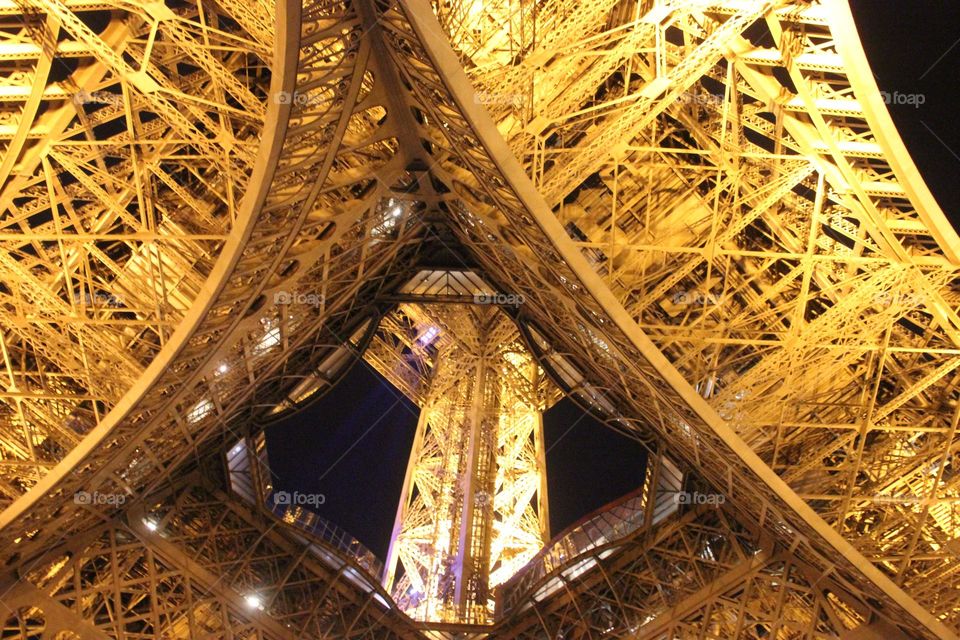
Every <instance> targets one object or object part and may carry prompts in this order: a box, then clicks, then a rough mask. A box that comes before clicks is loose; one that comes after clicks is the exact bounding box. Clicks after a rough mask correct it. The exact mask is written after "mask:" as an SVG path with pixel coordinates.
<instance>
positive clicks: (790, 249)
mask: <svg viewBox="0 0 960 640" xmlns="http://www.w3.org/2000/svg"><path fill="white" fill-rule="evenodd" d="M437 13H438V15H439V16H440V19H441V22H442V23H443V24H444V25H445V27H446V30H447V32H448V34H449V36H450V38H451V40H452V42H453V45H454V48H455V49H456V50H457V52H458V54H459V56H460V58H461V60H462V61H463V64H464V67H465V68H466V69H467V73H468V75H469V76H470V79H471V81H472V82H473V83H474V85H475V86H476V93H475V97H476V101H477V102H481V103H483V104H485V105H486V108H487V109H488V110H489V111H490V112H491V113H492V115H493V118H494V120H495V122H496V125H497V128H498V129H499V131H500V133H501V134H503V135H504V137H505V138H506V139H507V141H508V143H509V144H510V147H511V149H512V150H513V151H514V153H515V154H516V155H517V156H518V157H519V158H520V159H521V160H522V162H523V166H524V169H525V171H526V173H527V174H528V176H529V177H530V178H531V180H532V181H533V182H534V183H535V184H536V185H537V186H538V190H539V192H540V193H541V194H542V195H543V197H544V199H545V200H546V202H547V204H549V205H551V206H553V207H554V208H555V211H556V214H557V217H558V218H559V220H560V222H561V223H562V224H563V225H564V228H565V231H566V232H567V234H568V235H569V236H570V238H571V239H572V240H573V241H574V242H575V244H576V245H577V246H578V247H579V248H580V251H581V253H582V255H583V256H584V257H585V258H586V259H587V261H588V262H589V263H590V264H591V266H592V267H593V269H594V271H595V272H596V273H597V274H598V275H600V276H601V277H602V279H603V280H604V282H605V283H606V285H607V286H609V288H610V290H611V291H612V292H613V293H614V294H615V295H616V296H617V298H618V300H619V302H620V303H621V304H622V305H623V307H624V308H625V309H626V310H627V312H628V313H629V314H630V315H631V316H632V317H633V319H634V320H635V321H636V322H637V324H638V325H639V326H640V327H641V328H642V329H643V330H644V332H645V333H646V334H647V336H648V337H650V338H651V340H652V341H653V342H654V344H656V345H657V347H658V348H659V350H660V351H661V352H662V353H663V354H664V355H666V356H667V357H668V359H669V360H670V361H671V363H672V364H673V365H674V366H676V367H677V368H678V369H679V370H680V372H681V373H682V374H683V375H684V377H685V378H686V380H687V381H688V382H689V383H690V384H691V385H692V386H694V387H695V388H696V389H697V391H698V392H699V393H700V394H701V395H702V396H703V397H705V398H707V399H708V400H709V402H710V404H711V405H712V406H713V407H714V408H715V409H716V410H717V412H718V413H719V415H720V416H721V417H723V418H724V419H725V420H727V421H728V422H729V423H730V424H731V425H733V427H734V429H735V430H736V432H737V433H738V435H739V436H740V437H741V438H743V439H744V440H745V442H746V443H747V444H748V445H749V446H750V448H751V449H752V450H753V451H754V452H756V453H757V454H758V455H759V456H760V457H761V458H762V459H763V461H764V462H765V463H766V464H767V465H769V467H770V468H772V469H773V470H774V471H776V472H777V474H778V475H780V477H781V478H783V479H784V480H786V481H787V482H788V484H789V485H790V486H791V487H792V488H793V489H794V490H795V491H796V492H797V493H798V494H799V495H800V496H801V497H802V498H803V499H805V500H806V501H807V502H808V504H809V505H810V506H812V507H813V508H814V509H815V510H816V511H817V512H818V513H819V515H820V516H821V517H823V518H824V519H825V520H826V521H827V522H828V523H830V524H831V525H832V526H833V527H834V528H835V530H837V531H838V532H840V533H842V534H843V535H844V536H845V537H847V538H848V539H850V540H851V541H853V542H854V543H855V545H856V546H857V548H858V549H859V550H861V551H862V552H863V553H864V554H865V555H866V556H867V557H869V558H871V559H872V560H873V561H874V562H875V563H876V564H877V566H879V567H880V568H881V569H882V570H883V571H884V572H886V573H887V574H888V575H889V576H891V577H892V578H893V579H894V580H895V581H896V582H897V583H898V584H901V585H905V586H906V587H907V588H908V590H909V591H910V592H911V593H912V594H914V596H915V597H916V598H917V599H918V600H920V601H922V602H923V603H924V605H925V606H927V607H930V608H931V609H933V610H934V611H936V612H937V614H938V615H939V616H940V617H941V618H944V619H948V618H949V619H951V620H953V619H954V618H953V616H955V615H956V598H957V596H958V595H960V590H958V589H957V585H956V584H955V581H956V580H957V577H956V571H957V562H958V560H957V556H956V545H955V542H954V540H955V538H956V536H957V525H958V522H960V521H958V517H960V512H958V511H957V509H956V505H957V499H958V491H957V481H956V480H955V479H954V477H955V469H954V466H955V464H954V463H953V455H954V449H955V447H956V427H957V414H956V407H957V404H956V391H955V389H956V384H957V381H958V377H957V373H956V368H957V366H958V365H960V360H957V357H956V356H957V350H956V349H957V346H958V344H957V338H958V333H957V326H958V323H957V313H956V308H957V302H958V297H957V291H956V285H955V277H956V275H955V272H956V254H955V249H956V246H957V243H956V240H955V236H953V235H952V232H951V231H950V230H949V225H948V224H947V223H946V220H944V219H942V217H940V212H939V209H938V208H937V207H936V205H935V203H933V201H932V199H931V198H930V197H929V194H928V193H927V192H926V190H925V188H924V187H923V185H922V184H920V185H919V186H918V185H917V184H916V182H917V181H915V180H914V181H911V182H910V183H907V182H902V181H901V178H900V177H898V176H897V175H895V174H894V169H895V168H896V169H903V159H902V158H895V159H891V158H890V157H887V156H885V155H884V148H883V147H882V145H881V142H886V141H887V140H888V139H889V138H890V137H891V135H892V134H891V129H892V127H890V126H889V125H890V123H889V120H887V121H886V122H885V124H886V125H888V129H887V130H879V131H877V130H876V125H875V124H874V128H873V129H872V128H871V123H870V122H868V121H867V113H868V112H869V113H870V114H871V115H874V114H876V113H877V105H876V103H877V102H878V96H877V95H876V89H875V87H874V88H873V94H869V93H867V92H866V90H865V89H868V88H870V87H871V85H872V82H870V81H869V78H864V77H863V76H864V71H865V67H863V68H855V67H851V66H850V63H849V62H848V61H849V60H850V56H849V55H847V56H846V57H844V54H846V53H847V52H848V51H850V50H851V49H852V48H858V47H859V44H858V43H857V42H856V40H855V37H856V36H855V33H851V27H850V24H845V23H843V22H842V21H839V20H837V19H836V18H834V16H835V15H836V14H837V12H836V3H830V2H823V3H789V4H787V3H764V2H751V3H742V2H731V3H721V2H703V3H681V2H676V3H672V2H655V3H654V2H651V3H616V2H591V3H587V4H583V3H572V2H555V3H548V4H547V5H546V8H545V9H541V8H540V7H537V8H536V9H534V7H533V6H532V5H526V4H525V3H515V2H511V3H491V4H490V5H486V4H484V5H483V7H481V6H480V5H478V4H477V3H466V4H464V5H455V4H454V5H447V4H443V5H442V6H441V7H440V8H438V10H437ZM831 19H832V20H833V26H834V28H835V29H836V30H838V31H844V30H845V31H844V33H843V36H844V37H845V38H846V42H841V43H838V42H837V41H836V40H835V37H834V34H833V33H832V32H831V22H830V21H831ZM846 19H847V21H848V22H849V16H847V18H846ZM475 25H480V26H479V27H476V26H475ZM851 38H853V40H852V42H851ZM861 55H862V53H861ZM855 90H860V93H859V95H858V93H855ZM881 109H882V106H881ZM884 117H886V116H885V114H884ZM893 163H896V166H893ZM903 175H905V177H907V178H912V177H913V176H911V175H910V173H908V172H907V171H904V172H903ZM944 579H947V580H948V583H944V582H943V580H944Z"/></svg>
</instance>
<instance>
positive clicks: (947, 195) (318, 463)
mask: <svg viewBox="0 0 960 640" xmlns="http://www.w3.org/2000/svg"><path fill="white" fill-rule="evenodd" d="M851 5H852V8H853V12H854V17H855V19H856V22H857V26H858V28H859V30H860V36H861V40H862V42H863V46H864V49H865V50H866V53H867V57H868V59H869V60H870V63H871V66H872V68H873V71H874V75H875V77H876V81H877V84H878V86H879V87H880V89H881V90H882V91H886V92H888V93H891V94H892V93H893V92H899V93H901V94H922V95H923V96H924V103H923V104H922V105H919V106H914V105H907V104H905V105H896V104H893V105H890V107H889V108H890V112H891V115H892V116H893V119H894V122H895V123H896V125H897V128H898V130H899V131H900V134H901V136H902V137H903V140H904V142H905V144H906V145H907V148H908V149H909V150H910V153H911V155H912V157H913V159H914V161H915V162H916V164H917V167H918V168H919V169H920V173H921V175H923V176H924V178H925V179H926V182H927V184H928V186H929V187H930V189H931V191H932V192H933V194H934V196H935V197H936V199H937V201H938V202H939V203H940V205H941V207H942V208H943V209H944V212H945V213H946V214H947V216H948V217H950V219H951V220H952V221H953V223H954V226H955V227H958V226H960V225H958V220H960V215H957V212H960V189H958V188H957V185H958V182H960V117H958V115H957V104H958V100H957V98H958V94H960V90H958V87H957V83H958V79H960V72H958V69H960V40H958V39H957V37H958V35H960V34H958V33H957V32H956V26H957V25H960V3H958V2H943V1H941V0H936V1H933V0H930V1H918V0H911V1H909V2H904V1H903V0H851ZM417 413H418V410H417V408H416V407H415V406H414V405H413V404H412V403H410V402H409V401H407V400H406V399H405V398H403V396H402V395H401V394H400V393H399V392H397V391H396V390H394V389H393V387H392V386H391V385H390V384H389V383H387V382H386V381H384V380H383V379H382V378H381V377H380V376H379V374H377V373H376V372H375V371H373V370H372V369H371V368H370V367H369V366H367V365H366V364H365V363H363V362H359V363H357V364H356V365H355V366H354V367H353V369H352V370H351V371H350V373H349V374H348V375H347V377H346V378H345V379H344V380H343V381H342V382H341V383H340V384H339V385H338V386H337V387H336V388H335V389H334V390H333V391H332V392H331V393H329V394H327V395H326V396H325V397H324V398H322V399H321V400H319V401H318V402H317V403H316V404H314V405H313V406H310V407H308V408H307V409H305V410H304V411H303V412H301V413H299V414H297V415H295V416H293V417H292V418H290V419H288V420H287V421H286V422H283V423H280V424H277V425H274V426H272V427H270V428H269V429H267V444H268V451H269V453H270V461H271V466H272V468H273V471H274V473H275V474H276V477H275V485H276V488H277V489H283V490H287V491H295V490H296V491H300V492H309V493H322V494H324V496H325V497H326V502H325V503H324V504H323V505H322V506H320V507H318V508H317V511H318V513H319V514H320V515H321V516H323V517H325V518H327V519H329V520H331V521H333V522H335V523H337V524H339V525H340V526H342V527H343V528H345V529H346V530H347V531H349V532H351V533H352V534H353V535H355V536H356V537H358V538H359V539H360V540H361V541H362V542H363V543H364V544H366V545H367V546H368V547H369V548H371V549H372V550H373V551H374V552H375V553H377V554H378V555H379V556H380V557H381V558H383V557H385V556H386V552H387V545H388V543H389V537H390V530H391V528H392V526H393V519H394V517H395V515H396V508H397V504H398V501H399V499H400V489H401V485H402V483H403V476H404V471H405V469H406V465H407V461H408V457H409V452H410V447H411V445H412V442H413V434H414V430H415V429H416V423H417ZM544 431H545V434H546V440H547V446H548V454H547V475H548V484H549V489H548V490H549V501H550V516H551V529H552V532H553V533H554V534H555V533H558V532H559V531H561V530H562V529H564V528H565V527H567V526H568V525H570V524H571V523H573V522H575V521H576V520H578V519H579V518H581V517H582V516H583V515H585V514H587V513H590V512H591V511H593V510H595V509H597V508H599V507H601V506H603V505H604V504H606V503H607V502H609V501H611V500H613V499H615V498H617V497H619V496H621V495H623V494H625V493H627V492H629V491H631V490H633V489H635V488H636V487H637V486H639V484H640V482H641V479H642V474H643V461H644V456H643V450H642V448H640V447H639V445H637V444H636V443H634V442H633V441H631V440H628V439H626V438H624V437H622V436H619V435H617V434H615V433H613V432H612V431H610V430H608V429H605V428H604V427H602V425H600V424H598V423H596V422H595V421H594V420H592V419H591V418H589V417H588V416H586V415H584V414H583V413H582V412H581V411H579V409H577V408H576V406H574V405H573V403H572V402H570V401H569V400H564V401H561V403H559V404H558V405H557V406H555V407H554V408H552V409H551V410H550V411H548V412H547V413H546V414H545V416H544Z"/></svg>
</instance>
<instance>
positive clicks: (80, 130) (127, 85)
mask: <svg viewBox="0 0 960 640" xmlns="http://www.w3.org/2000/svg"><path fill="white" fill-rule="evenodd" d="M272 11H273V5H272V2H267V0H263V1H262V2H253V3H248V4H247V5H245V8H244V10H242V11H236V12H234V11H232V10H231V9H230V8H229V7H225V6H219V5H215V4H212V3H211V4H207V5H202V6H200V5H190V4H184V5H182V6H179V7H177V8H168V7H166V6H164V5H163V4H153V5H150V6H147V5H134V4H128V3H122V2H121V3H114V2H95V3H94V2H89V3H88V2H70V3H66V4H65V3H63V2H60V1H54V2H48V3H42V6H38V5H35V4H34V3H30V2H6V3H4V4H3V6H2V7H0V23H2V25H3V28H2V29H0V33H2V35H0V69H2V71H0V87H2V93H3V99H2V107H0V185H2V189H0V280H2V282H3V286H2V288H0V322H2V332H0V344H2V347H3V349H2V355H3V373H4V375H3V392H2V394H0V415H2V426H0V442H2V449H3V453H2V457H3V464H2V467H0V503H2V504H8V503H9V502H10V501H11V500H12V499H14V498H16V497H17V496H19V495H20V494H21V493H23V492H24V491H25V490H27V489H28V488H30V487H31V486H33V485H34V484H35V483H36V482H37V481H38V480H39V479H40V478H41V477H43V475H44V474H45V473H46V472H47V471H48V470H49V469H50V468H51V467H52V466H53V465H55V464H56V463H57V462H58V461H59V459H60V458H62V457H63V455H64V454H65V453H66V452H67V451H69V450H70V449H72V448H73V447H74V446H75V445H76V444H77V443H78V442H79V441H80V439H81V438H82V437H83V436H84V435H85V434H87V433H89V432H90V430H91V429H93V428H94V427H95V426H96V425H97V424H99V423H100V422H101V420H102V419H103V417H104V416H105V414H106V413H107V412H109V411H110V409H111V408H112V407H113V406H114V405H115V404H116V402H117V401H118V400H119V399H120V397H121V396H122V395H123V393H124V392H125V391H126V390H127V389H128V388H129V387H130V386H131V385H132V384H133V383H134V381H135V380H136V379H137V378H138V377H139V376H140V375H141V374H142V373H143V371H144V369H145V368H146V366H147V365H148V364H149V363H150V362H151V361H152V360H153V358H154V357H155V356H156V355H157V353H158V352H159V351H160V350H161V349H162V348H163V347H164V346H165V345H166V344H167V343H168V342H169V341H170V339H171V335H172V333H173V331H174V329H175V328H176V327H177V325H178V324H179V323H180V322H181V321H182V320H183V319H184V316H185V314H186V311H187V309H188V308H189V307H190V305H191V304H192V303H193V302H194V300H195V299H196V298H197V295H198V293H199V291H200V288H201V286H202V285H203V282H204V280H205V279H206V277H207V275H208V274H209V272H210V270H211V269H212V267H213V263H214V261H215V259H216V257H217V254H218V252H219V251H220V249H221V248H222V247H223V243H224V240H225V238H226V236H227V235H228V234H229V233H230V231H231V229H232V228H233V226H234V222H235V220H236V218H237V201H238V199H239V198H240V195H241V194H242V193H243V192H244V190H245V189H246V188H247V184H248V180H249V177H250V173H251V170H252V166H253V161H254V156H255V154H256V150H257V147H258V144H259V141H258V137H259V135H260V134H261V132H262V130H263V127H264V114H265V110H266V107H265V102H266V94H267V90H268V85H269V60H270V56H271V53H272V50H273V46H274V43H273V35H272V30H271V28H270V26H269V24H270V20H271V17H270V14H271V12H272Z"/></svg>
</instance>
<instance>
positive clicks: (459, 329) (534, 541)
mask: <svg viewBox="0 0 960 640" xmlns="http://www.w3.org/2000/svg"><path fill="white" fill-rule="evenodd" d="M365 358H366V359H367V361H368V362H370V363H371V364H372V365H373V366H374V367H375V368H376V369H377V370H378V371H380V372H381V373H383V374H384V375H385V376H386V377H387V378H388V379H391V380H393V379H397V378H399V379H400V381H401V384H402V385H403V386H400V388H401V389H403V390H404V391H405V392H408V390H413V393H411V394H410V397H411V399H412V400H414V401H415V402H417V403H418V404H419V405H420V408H421V414H420V419H419V422H418V425H417V433H416V436H415V440H414V445H413V451H412V452H411V454H410V462H409V467H408V470H407V478H406V481H405V483H404V487H403V489H402V492H401V498H400V499H401V504H400V510H399V512H398V515H397V522H396V525H395V528H394V534H393V539H392V540H391V551H390V556H389V557H388V558H387V571H388V573H387V576H386V581H385V583H386V585H387V588H388V589H390V590H391V591H392V593H393V596H394V598H395V600H396V601H397V603H398V605H399V606H400V607H401V609H403V610H404V611H406V612H407V614H408V615H410V616H411V617H413V618H415V619H417V620H425V621H432V622H459V623H470V624H485V623H489V622H490V621H491V618H492V614H493V610H494V600H493V593H492V590H493V589H494V588H496V587H497V586H498V585H499V584H501V583H502V582H504V581H505V580H506V579H507V578H509V577H510V576H512V575H513V574H514V573H516V572H517V570H518V569H520V568H521V567H522V566H523V565H525V564H526V563H527V561H529V560H530V559H531V558H532V557H533V555H534V554H535V553H536V552H537V551H539V550H540V548H541V547H542V546H543V543H544V542H545V540H546V538H547V537H548V536H547V525H548V523H547V511H546V510H547V499H546V475H545V474H546V468H545V458H544V448H543V429H542V423H541V413H542V411H543V410H544V409H545V408H546V405H547V402H549V401H550V400H552V399H553V398H554V397H555V395H554V394H553V393H551V385H549V383H548V382H547V380H546V377H545V375H544V373H543V371H542V370H541V369H540V367H539V366H538V365H537V363H536V362H535V361H534V360H533V358H532V357H531V355H530V353H529V352H528V351H527V349H526V348H525V347H524V346H523V343H522V342H521V340H520V336H519V334H518V332H517V329H516V326H515V325H514V324H513V322H512V321H511V320H510V318H508V317H507V316H506V315H505V314H504V313H503V312H501V311H500V310H499V309H497V307H495V306H492V305H478V306H465V305H447V304H443V305H441V304H433V305H410V304H402V305H400V306H399V307H398V308H397V309H396V310H395V311H394V312H393V313H392V314H390V315H389V316H387V318H385V319H384V322H383V323H382V324H381V329H380V330H379V331H378V333H377V335H376V336H375V338H374V340H373V343H372V344H371V346H370V348H369V349H368V351H367V352H366V355H365ZM398 372H399V373H398ZM411 372H412V373H411ZM414 377H416V379H415V380H414V379H412V378H414Z"/></svg>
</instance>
